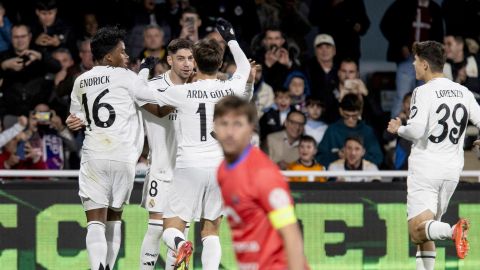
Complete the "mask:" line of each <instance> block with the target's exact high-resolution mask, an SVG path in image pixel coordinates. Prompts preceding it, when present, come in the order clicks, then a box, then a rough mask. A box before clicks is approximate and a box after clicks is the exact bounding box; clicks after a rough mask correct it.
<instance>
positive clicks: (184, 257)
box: [137, 19, 251, 270]
mask: <svg viewBox="0 0 480 270" xmlns="http://www.w3.org/2000/svg"><path fill="white" fill-rule="evenodd" d="M217 29H218V31H219V33H220V34H221V35H222V37H223V38H224V40H225V41H227V43H228V46H229V48H230V50H231V52H232V54H233V57H234V60H235V63H236V65H237V70H236V72H235V73H234V74H233V76H232V78H231V79H230V80H227V81H222V80H217V79H216V78H217V71H218V69H219V68H220V66H221V64H222V58H223V50H222V49H221V47H220V46H219V44H218V43H217V42H216V41H213V40H201V41H199V42H198V43H196V44H195V45H194V47H193V56H194V59H195V62H196V66H197V69H198V73H197V75H196V76H197V79H198V81H196V82H194V83H190V84H185V85H177V86H172V87H170V88H168V89H167V90H166V91H164V92H161V93H159V92H158V91H154V90H153V91H147V92H143V93H141V92H137V98H138V99H139V100H142V101H146V102H149V103H155V102H158V103H159V105H170V106H174V107H176V108H177V109H178V119H179V126H178V130H177V131H176V132H177V139H178V149H177V161H176V168H175V170H174V176H173V179H174V180H173V182H172V185H171V186H170V192H169V197H168V200H167V204H166V208H165V213H164V221H163V222H164V223H163V225H164V227H165V231H164V232H163V240H164V241H165V243H166V244H167V246H168V247H169V248H171V249H173V250H175V251H176V254H177V261H176V263H175V269H182V268H188V263H189V260H190V256H191V254H192V243H191V242H189V241H186V240H185V237H184V235H183V233H182V231H183V229H184V228H185V224H186V223H187V222H189V221H191V220H197V219H200V226H201V237H202V243H203V249H202V266H203V269H205V270H211V269H218V267H219V265H220V258H221V247H220V239H219V237H218V234H219V226H220V222H221V217H222V197H221V193H220V190H219V187H218V185H217V182H216V179H215V176H216V169H217V167H218V165H219V164H220V162H221V161H222V159H223V153H222V149H221V147H220V145H219V144H218V142H217V141H216V139H215V133H214V131H213V112H214V107H215V104H216V103H217V102H218V101H219V100H220V99H221V98H222V97H224V96H227V95H238V96H244V97H245V98H247V99H248V98H250V97H251V93H250V92H249V91H246V82H247V79H248V76H249V74H250V63H249V61H248V59H247V58H246V56H245V54H244V53H243V51H242V50H241V49H240V46H239V45H238V43H237V41H236V40H235V34H234V32H233V28H232V26H231V25H230V23H228V22H227V21H225V20H222V19H220V20H219V21H218V24H217Z"/></svg>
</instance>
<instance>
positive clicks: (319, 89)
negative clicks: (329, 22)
mask: <svg viewBox="0 0 480 270" xmlns="http://www.w3.org/2000/svg"><path fill="white" fill-rule="evenodd" d="M313 45H314V47H315V57H313V58H312V59H310V61H309V62H308V64H307V75H308V78H309V81H310V83H311V94H312V95H313V96H315V97H318V98H320V99H322V100H323V102H324V103H325V116H324V118H325V121H327V122H328V123H333V122H335V121H336V120H337V118H338V113H337V111H338V104H336V99H335V96H334V94H333V90H334V89H335V87H336V86H337V84H338V67H337V65H335V62H334V60H333V59H334V57H335V54H336V49H335V42H334V40H333V38H332V36H330V35H327V34H320V35H317V36H316V37H315V41H314V43H313Z"/></svg>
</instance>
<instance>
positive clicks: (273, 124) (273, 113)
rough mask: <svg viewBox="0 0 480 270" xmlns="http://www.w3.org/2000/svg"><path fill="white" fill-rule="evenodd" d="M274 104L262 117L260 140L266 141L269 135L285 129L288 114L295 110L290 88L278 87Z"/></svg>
mask: <svg viewBox="0 0 480 270" xmlns="http://www.w3.org/2000/svg"><path fill="white" fill-rule="evenodd" d="M274 95H275V99H274V104H273V105H272V106H271V107H270V108H269V109H268V110H267V111H266V112H265V113H264V114H263V116H262V117H261V118H260V122H259V125H260V141H262V142H264V141H265V139H266V138H267V136H268V135H269V134H271V133H273V132H277V131H280V130H282V129H283V127H284V124H285V120H286V119H287V115H288V114H289V113H290V112H291V111H293V110H295V108H294V107H293V106H292V98H291V97H290V95H289V93H288V90H287V89H285V88H278V89H276V90H275V92H274Z"/></svg>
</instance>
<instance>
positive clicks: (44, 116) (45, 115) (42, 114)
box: [33, 112, 52, 124]
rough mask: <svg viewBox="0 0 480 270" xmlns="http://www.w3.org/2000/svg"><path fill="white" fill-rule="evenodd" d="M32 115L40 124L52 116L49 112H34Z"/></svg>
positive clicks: (46, 121)
mask: <svg viewBox="0 0 480 270" xmlns="http://www.w3.org/2000/svg"><path fill="white" fill-rule="evenodd" d="M33 117H34V118H35V119H36V120H37V121H38V122H39V123H40V124H45V123H48V122H49V121H50V118H51V117H52V113H51V112H34V113H33Z"/></svg>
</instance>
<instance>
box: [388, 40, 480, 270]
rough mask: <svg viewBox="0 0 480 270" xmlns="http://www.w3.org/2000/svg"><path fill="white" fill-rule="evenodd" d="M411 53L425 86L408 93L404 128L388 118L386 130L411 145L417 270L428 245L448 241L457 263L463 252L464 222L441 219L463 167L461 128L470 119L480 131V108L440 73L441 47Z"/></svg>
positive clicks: (423, 268)
mask: <svg viewBox="0 0 480 270" xmlns="http://www.w3.org/2000/svg"><path fill="white" fill-rule="evenodd" d="M413 52H414V55H415V61H414V62H413V65H414V67H415V73H416V78H417V79H418V80H423V81H425V84H424V85H422V86H420V87H418V88H416V89H415V91H414V92H413V95H412V102H411V106H410V119H409V120H408V122H407V125H406V126H402V124H401V120H400V119H399V118H397V119H392V120H391V121H390V123H389V124H388V131H389V132H391V133H393V134H398V135H399V136H401V137H403V138H405V139H407V140H410V141H412V142H413V146H412V152H411V154H410V157H409V160H408V166H409V168H408V177H407V216H408V229H409V234H410V238H411V240H412V242H413V243H414V244H416V245H417V256H416V261H417V270H433V269H434V265H435V256H436V251H435V242H434V241H437V240H447V239H451V240H453V241H454V242H455V247H456V251H457V255H458V257H459V258H460V259H463V258H465V256H466V255H467V253H468V250H469V244H468V241H467V234H468V230H469V226H470V225H469V222H468V220H466V219H464V218H460V219H459V221H458V222H457V224H455V225H454V226H450V224H448V223H446V222H442V221H441V219H442V215H443V214H445V212H446V211H447V208H448V203H449V201H450V198H451V197H452V195H453V193H454V192H455V188H456V187H457V184H458V181H459V178H460V172H461V171H462V169H463V165H464V153H463V145H464V138H465V131H466V128H467V124H468V122H469V121H471V122H472V123H473V124H474V125H475V126H477V127H478V128H480V106H479V105H478V103H477V102H476V100H475V98H474V96H473V94H472V93H471V92H470V91H469V90H468V89H467V88H465V87H464V86H462V85H460V84H458V83H455V82H453V81H451V80H449V79H447V78H445V76H444V75H443V66H444V64H445V59H446V56H445V50H444V48H443V45H442V44H440V43H438V42H435V41H425V42H419V43H415V44H414V45H413Z"/></svg>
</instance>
